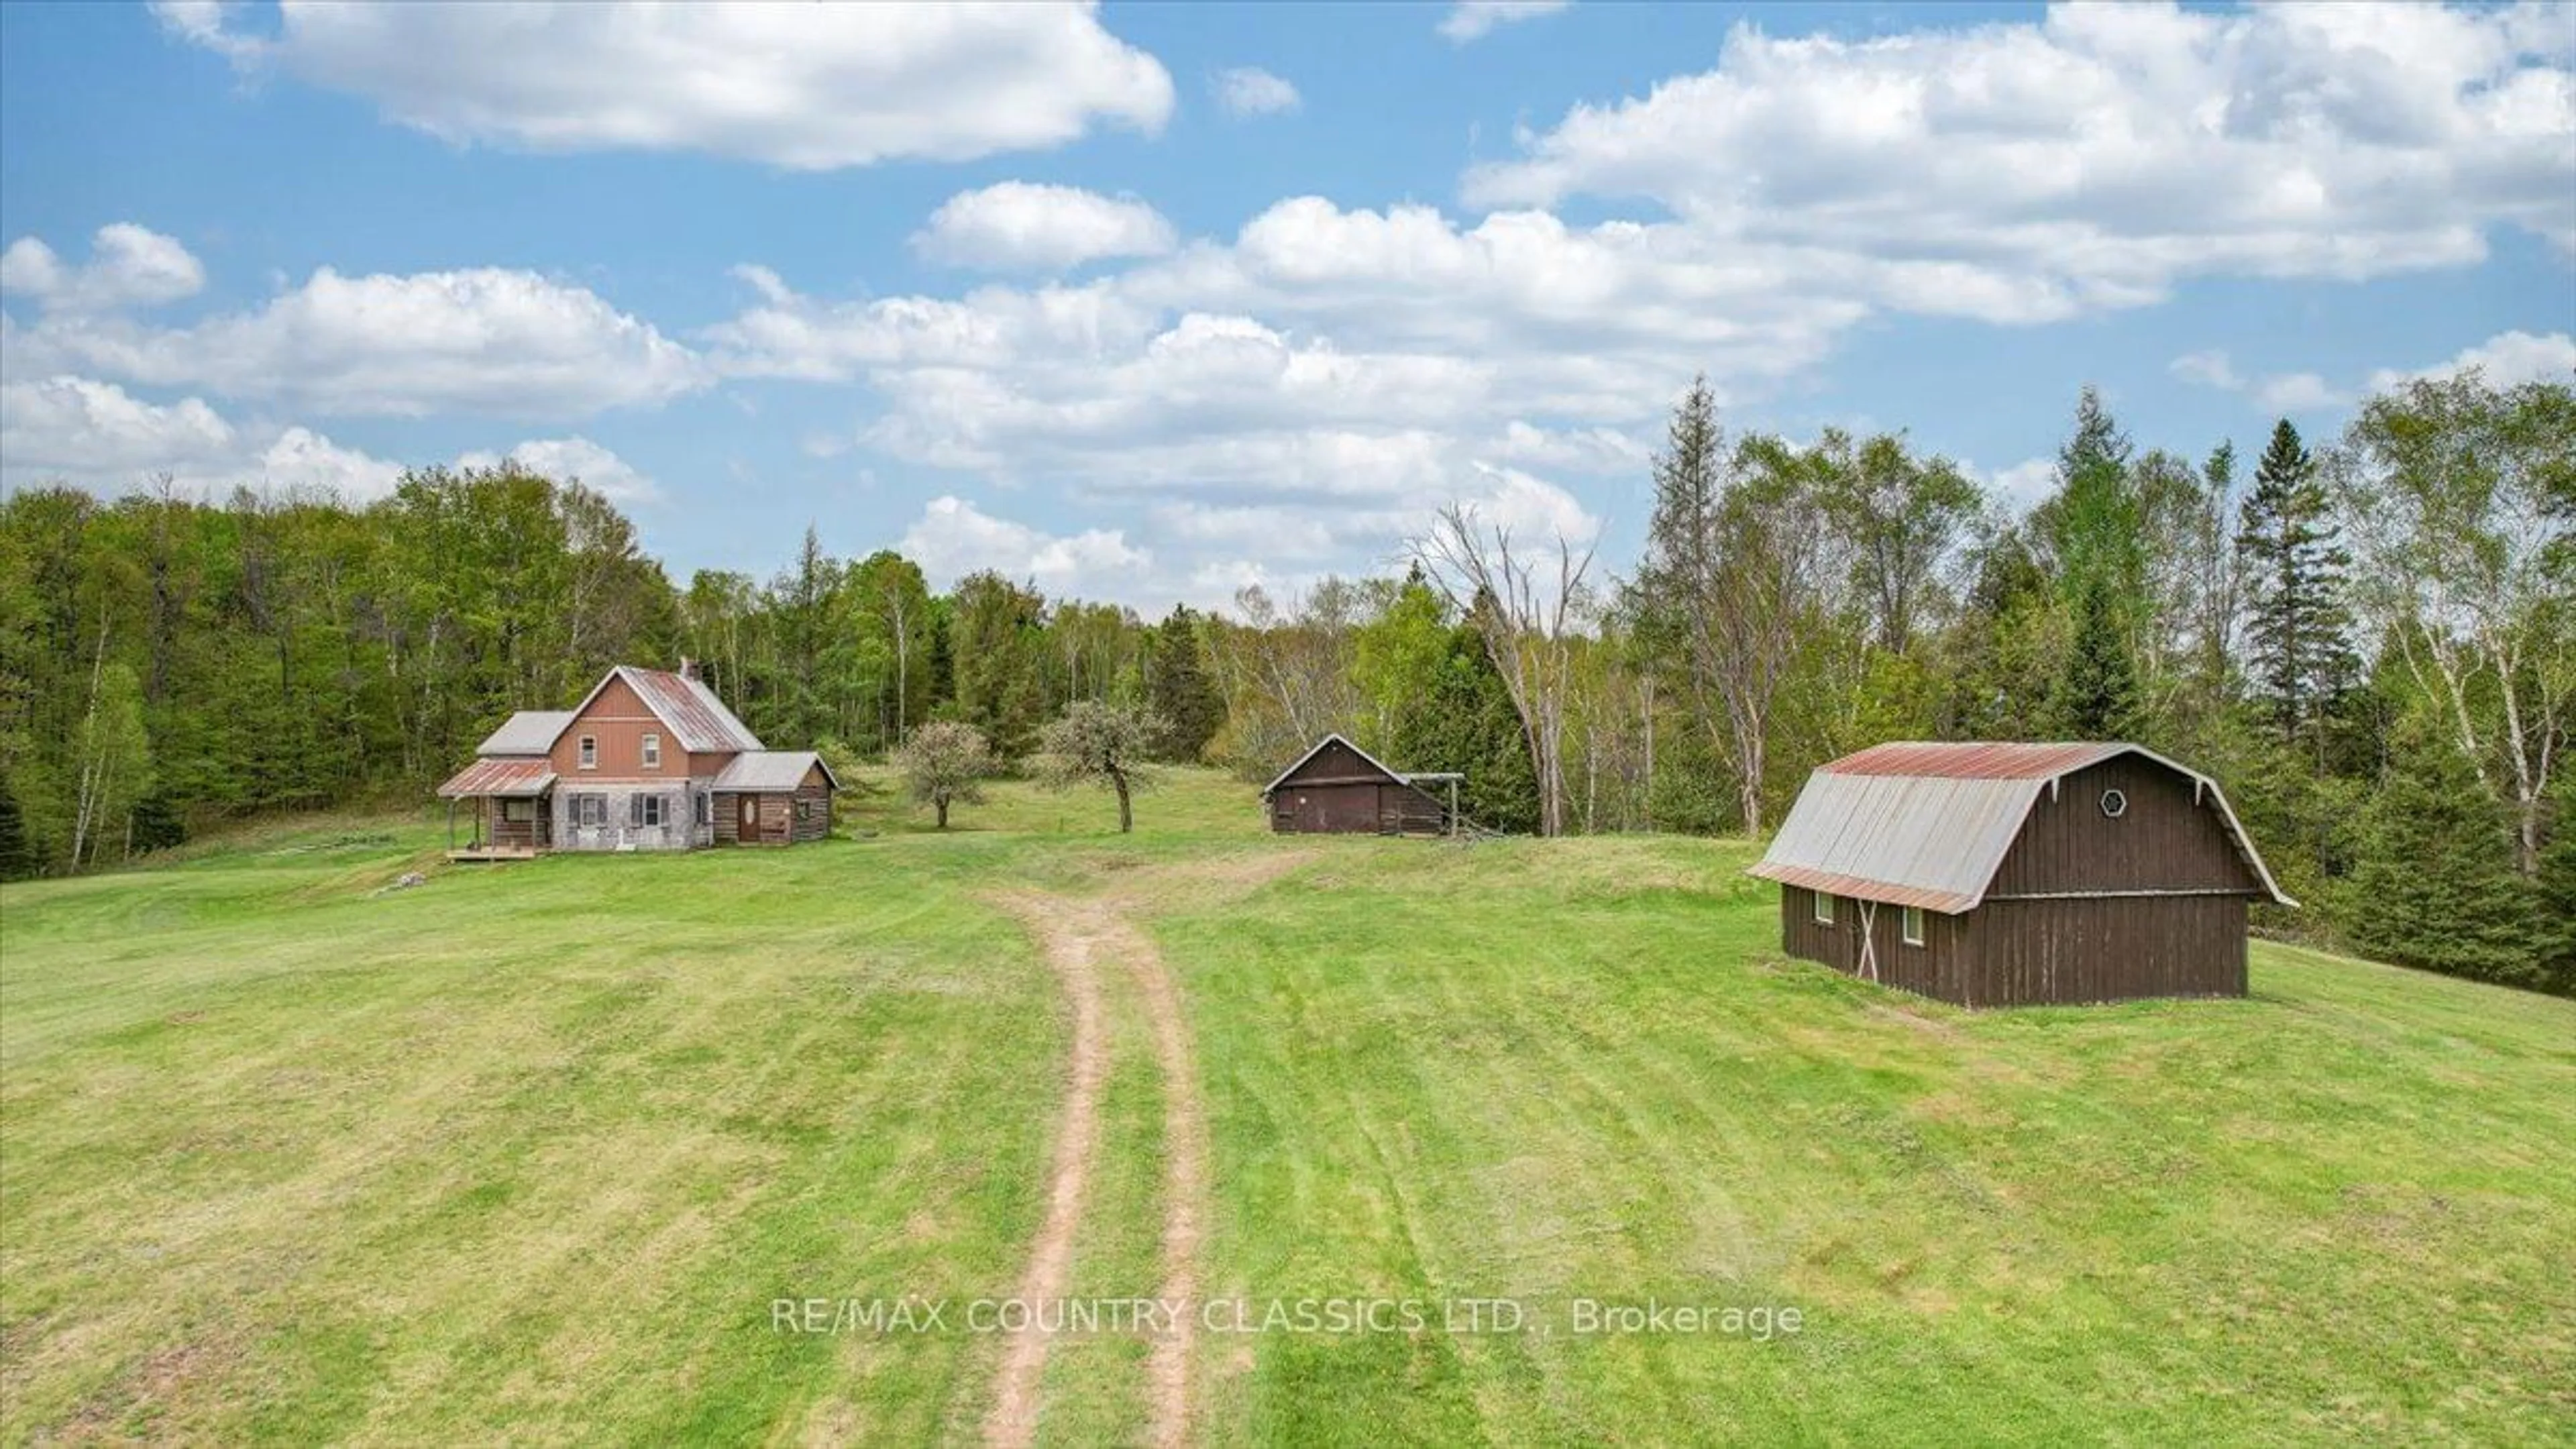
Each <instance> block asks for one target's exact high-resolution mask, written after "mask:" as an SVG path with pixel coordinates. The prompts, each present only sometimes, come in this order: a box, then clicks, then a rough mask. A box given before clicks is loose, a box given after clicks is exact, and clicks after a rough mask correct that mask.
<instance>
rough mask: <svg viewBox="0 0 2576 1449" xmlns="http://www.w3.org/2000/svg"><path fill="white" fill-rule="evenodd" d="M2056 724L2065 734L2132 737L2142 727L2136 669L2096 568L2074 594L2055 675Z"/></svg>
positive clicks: (2109, 591)
mask: <svg viewBox="0 0 2576 1449" xmlns="http://www.w3.org/2000/svg"><path fill="white" fill-rule="evenodd" d="M2054 712H2055V714H2056V718H2057V728H2058V730H2059V732H2060V733H2062V734H2064V735H2065V736H2066V737H2067V738H2069V739H2079V740H2134V739H2136V738H2138V737H2139V736H2140V735H2141V734H2143V733H2145V730H2144V727H2143V726H2144V714H2145V711H2144V710H2143V709H2141V708H2140V703H2139V697H2138V670H2137V665H2136V663H2135V662H2134V661H2133V660H2132V659H2131V658H2130V657H2129V640H2128V636H2127V633H2126V632H2125V631H2124V630H2123V629H2122V628H2121V627H2120V611H2119V605H2118V602H2117V600H2116V599H2115V598H2114V597H2113V595H2112V589H2111V580H2110V578H2109V577H2108V576H2107V575H2105V574H2102V573H2099V572H2096V573H2094V574H2092V575H2091V576H2090V577H2088V578H2087V579H2086V580H2085V583H2084V588H2083V592H2081V593H2079V594H2078V595H2076V599H2075V632H2074V637H2073V638H2072V639H2071V640H2070V641H2069V642H2068V644H2067V651H2066V666H2065V668H2064V669H2063V670H2062V671H2061V672H2060V673H2059V674H2058V677H2057V693H2056V699H2055V711H2054Z"/></svg>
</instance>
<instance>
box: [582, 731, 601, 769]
mask: <svg viewBox="0 0 2576 1449" xmlns="http://www.w3.org/2000/svg"><path fill="white" fill-rule="evenodd" d="M581 767H582V768H583V769H585V770H596V769H598V768H599V736H597V735H583V736H582V737H581Z"/></svg>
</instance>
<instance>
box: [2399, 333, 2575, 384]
mask: <svg viewBox="0 0 2576 1449" xmlns="http://www.w3.org/2000/svg"><path fill="white" fill-rule="evenodd" d="M2472 367H2474V368H2477V369H2478V370H2479V371H2480V373H2481V374H2482V375H2484V376H2485V378H2486V380H2487V384H2488V386H2490V387H2519V386H2521V385H2522V384H2524V383H2526V382H2561V383H2568V384H2570V385H2576V337H2570V336H2569V335H2568V334H2567V333H2564V332H2552V333H2548V334H2546V335H2538V334H2534V333H2530V332H2524V331H2520V330H2516V331H2512V332H2500V333H2498V334H2496V335H2495V336H2493V337H2490V338H2488V339H2487V340H2486V341H2484V342H2481V343H2479V344H2477V345H2476V346H2474V347H2466V348H2462V349H2461V350H2460V352H2459V354H2458V355H2456V356H2454V357H2452V358H2451V359H2450V360H2449V361H2447V362H2439V363H2435V364H2434V365H2433V366H2431V367H2424V368H2417V369H2414V370H2412V371H2408V370H2405V369H2402V368H2381V369H2380V370H2379V371H2377V372H2374V373H2372V374H2371V375H2370V387H2371V390H2372V391H2374V392H2377V391H2380V390H2383V389H2386V388H2392V387H2397V386H2400V385H2402V384H2404V383H2406V382H2408V381H2411V380H2413V379H2415V378H2418V377H2430V378H2446V377H2454V376H2457V375H2458V374H2460V373H2462V372H2466V371H2467V370H2469V369H2470V368H2472Z"/></svg>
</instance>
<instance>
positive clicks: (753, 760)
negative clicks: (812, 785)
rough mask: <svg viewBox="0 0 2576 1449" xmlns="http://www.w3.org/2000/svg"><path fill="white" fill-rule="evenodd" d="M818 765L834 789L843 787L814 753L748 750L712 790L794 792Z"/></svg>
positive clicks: (721, 774)
mask: <svg viewBox="0 0 2576 1449" xmlns="http://www.w3.org/2000/svg"><path fill="white" fill-rule="evenodd" d="M817 766H820V767H821V768H822V771H823V778H824V779H826V780H829V781H831V782H832V788H833V789H835V790H837V789H839V788H841V781H840V777H839V776H836V775H834V774H833V773H832V767H831V766H830V765H827V764H824V763H823V757H822V756H821V755H818V754H816V753H814V752H813V751H812V750H746V751H744V752H743V753H741V754H739V755H736V756H734V757H733V762H732V763H731V764H728V765H726V766H725V767H724V769H723V771H721V772H720V773H719V774H717V776H716V777H715V779H714V780H713V781H711V782H710V788H712V789H717V790H744V791H752V792H758V791H763V790H793V789H795V788H796V787H797V786H799V785H802V784H804V783H805V772H806V771H808V770H811V769H814V768H815V767H817Z"/></svg>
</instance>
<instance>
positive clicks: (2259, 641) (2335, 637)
mask: <svg viewBox="0 0 2576 1449" xmlns="http://www.w3.org/2000/svg"><path fill="white" fill-rule="evenodd" d="M2236 547H2237V551H2238V553H2239V554H2240V555H2241V556H2242V557H2243V559H2244V560H2245V565H2246V575H2247V578H2246V585H2247V587H2246V593H2247V600H2248V603H2249V605H2250V622H2249V624H2248V632H2249V633H2250V634H2251V636H2252V655H2253V660H2252V662H2253V669H2252V671H2251V673H2252V676H2253V683H2254V686H2255V690H2256V697H2257V698H2258V700H2259V701H2260V703H2261V704H2262V706H2263V709H2264V712H2265V714H2266V716H2267V717H2268V718H2269V720H2270V722H2271V724H2272V727H2273V729H2274V730H2275V731H2276V732H2277V733H2278V734H2279V736H2280V738H2281V739H2282V740H2283V741H2284V742H2285V743H2286V742H2291V741H2296V740H2298V739H2300V738H2301V737H2302V736H2305V737H2308V738H2309V739H2311V740H2312V741H2313V742H2314V744H2315V745H2316V747H2317V748H2318V749H2320V750H2322V749H2323V746H2324V730H2325V723H2326V720H2327V718H2328V716H2329V715H2330V714H2331V713H2332V712H2333V711H2334V709H2335V707H2336V705H2337V703H2338V702H2339V701H2340V699H2341V697H2342V695H2343V694H2344V692H2345V691H2347V690H2348V689H2350V688H2351V687H2352V681H2353V678H2354V675H2355V674H2356V673H2357V671H2358V670H2359V668H2360V661H2359V658H2358V656H2357V655H2356V654H2355V653H2354V652H2353V647H2352V641H2351V630H2352V620H2351V615H2350V613H2349V612H2348V611H2347V610H2346V609H2345V607H2344V600H2343V588H2344V579H2343V576H2344V570H2345V568H2346V567H2347V566H2348V565H2349V564H2350V563H2351V557H2350V555H2348V554H2346V553H2345V552H2344V549H2343V546H2342V543H2341V542H2340V540H2339V537H2338V530H2337V529H2336V527H2335V525H2334V523H2333V521H2332V519H2331V516H2330V513H2329V508H2328V504H2327V499H2326V490H2325V487H2324V485H2323V484H2322V483H2321V482H2320V481H2319V480H2318V478H2317V467H2316V461H2315V459H2313V458H2312V457H2310V456H2309V453H2308V450H2307V449H2306V447H2304V446H2302V445H2301V443H2300V441H2299V432H2298V429H2296V428H2294V427H2292V426H2291V425H2290V421H2289V419H2287V418H2283V419H2282V420H2281V421H2280V422H2279V423H2278V424H2277V425H2275V426H2274V427H2273V429H2272V441H2271V443H2270V445H2269V446H2267V447H2266V448H2265V449H2264V450H2263V460H2262V462H2261V463H2260V464H2259V465H2258V466H2257V468H2256V470H2255V474H2254V491H2253V492H2251V493H2249V494H2247V495H2246V498H2245V503H2244V507H2243V510H2242V513H2241V515H2240V518H2239V522H2238V526H2237V533H2236Z"/></svg>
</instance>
